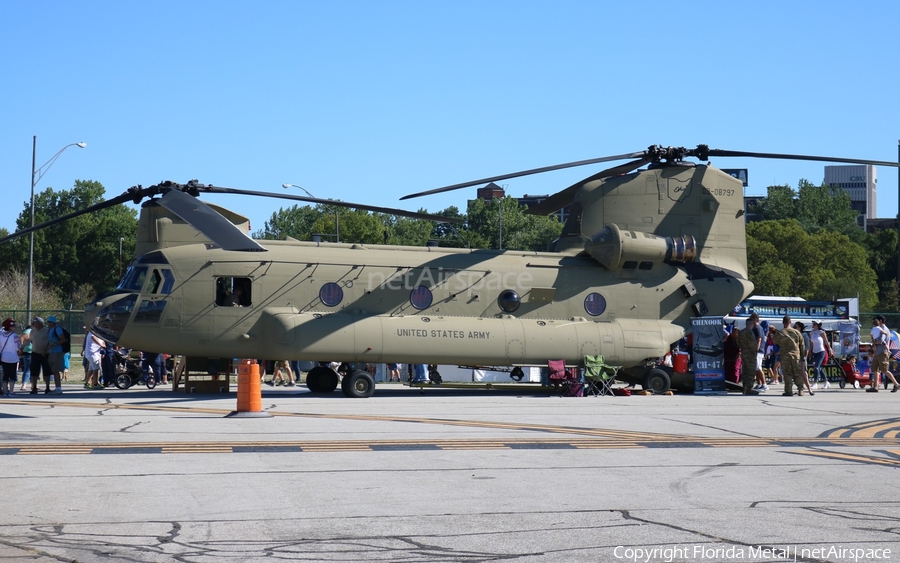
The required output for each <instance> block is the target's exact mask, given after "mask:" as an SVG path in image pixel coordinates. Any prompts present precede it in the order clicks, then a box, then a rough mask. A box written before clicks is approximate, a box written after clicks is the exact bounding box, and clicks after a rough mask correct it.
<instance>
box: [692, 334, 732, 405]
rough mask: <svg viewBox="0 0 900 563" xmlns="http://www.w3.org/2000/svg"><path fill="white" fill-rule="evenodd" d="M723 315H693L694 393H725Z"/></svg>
mask: <svg viewBox="0 0 900 563" xmlns="http://www.w3.org/2000/svg"><path fill="white" fill-rule="evenodd" d="M723 325H724V321H723V319H722V317H692V318H691V326H692V328H693V335H694V343H693V346H692V352H693V357H694V394H696V395H724V394H725V330H724V328H723Z"/></svg>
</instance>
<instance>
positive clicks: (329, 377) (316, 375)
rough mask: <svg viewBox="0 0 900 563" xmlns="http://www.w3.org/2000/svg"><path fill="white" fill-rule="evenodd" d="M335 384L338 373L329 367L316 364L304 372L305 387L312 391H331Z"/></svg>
mask: <svg viewBox="0 0 900 563" xmlns="http://www.w3.org/2000/svg"><path fill="white" fill-rule="evenodd" d="M337 385H338V375H337V374H336V373H334V370H333V369H331V368H327V367H324V366H316V367H314V368H312V369H311V370H309V373H307V374H306V387H307V388H308V389H309V390H310V391H312V392H313V393H332V392H333V391H334V390H335V389H337Z"/></svg>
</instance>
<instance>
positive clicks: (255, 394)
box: [226, 360, 272, 418]
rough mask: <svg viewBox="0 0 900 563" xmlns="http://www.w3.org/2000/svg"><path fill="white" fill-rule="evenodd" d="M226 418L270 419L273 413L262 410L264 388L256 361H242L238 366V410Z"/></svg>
mask: <svg viewBox="0 0 900 563" xmlns="http://www.w3.org/2000/svg"><path fill="white" fill-rule="evenodd" d="M226 416H239V417H251V418H268V417H271V416H272V413H270V412H266V411H264V410H262V388H261V387H260V381H259V364H257V363H256V360H241V363H240V365H238V392H237V410H236V411H234V412H232V413H231V414H228V415H226Z"/></svg>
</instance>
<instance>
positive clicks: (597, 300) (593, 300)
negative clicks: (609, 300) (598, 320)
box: [584, 293, 606, 317]
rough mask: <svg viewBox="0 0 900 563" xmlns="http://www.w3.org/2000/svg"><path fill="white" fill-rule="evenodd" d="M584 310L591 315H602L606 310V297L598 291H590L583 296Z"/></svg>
mask: <svg viewBox="0 0 900 563" xmlns="http://www.w3.org/2000/svg"><path fill="white" fill-rule="evenodd" d="M584 310H585V311H587V314H588V315H590V316H592V317H596V316H597V315H602V314H603V311H605V310H606V298H605V297H603V296H602V295H600V294H599V293H591V294H590V295H588V296H587V297H585V298H584Z"/></svg>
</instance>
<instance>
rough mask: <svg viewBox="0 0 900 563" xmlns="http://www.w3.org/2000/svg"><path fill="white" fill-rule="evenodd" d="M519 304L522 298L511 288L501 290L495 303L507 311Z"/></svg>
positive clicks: (516, 307) (513, 309)
mask: <svg viewBox="0 0 900 563" xmlns="http://www.w3.org/2000/svg"><path fill="white" fill-rule="evenodd" d="M521 304H522V298H520V297H519V294H518V293H516V292H515V291H513V290H511V289H506V290H503V291H502V292H501V293H500V297H498V298H497V305H500V308H501V309H503V310H504V311H506V312H507V313H512V312H514V311H515V310H516V309H518V308H519V305H521Z"/></svg>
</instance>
